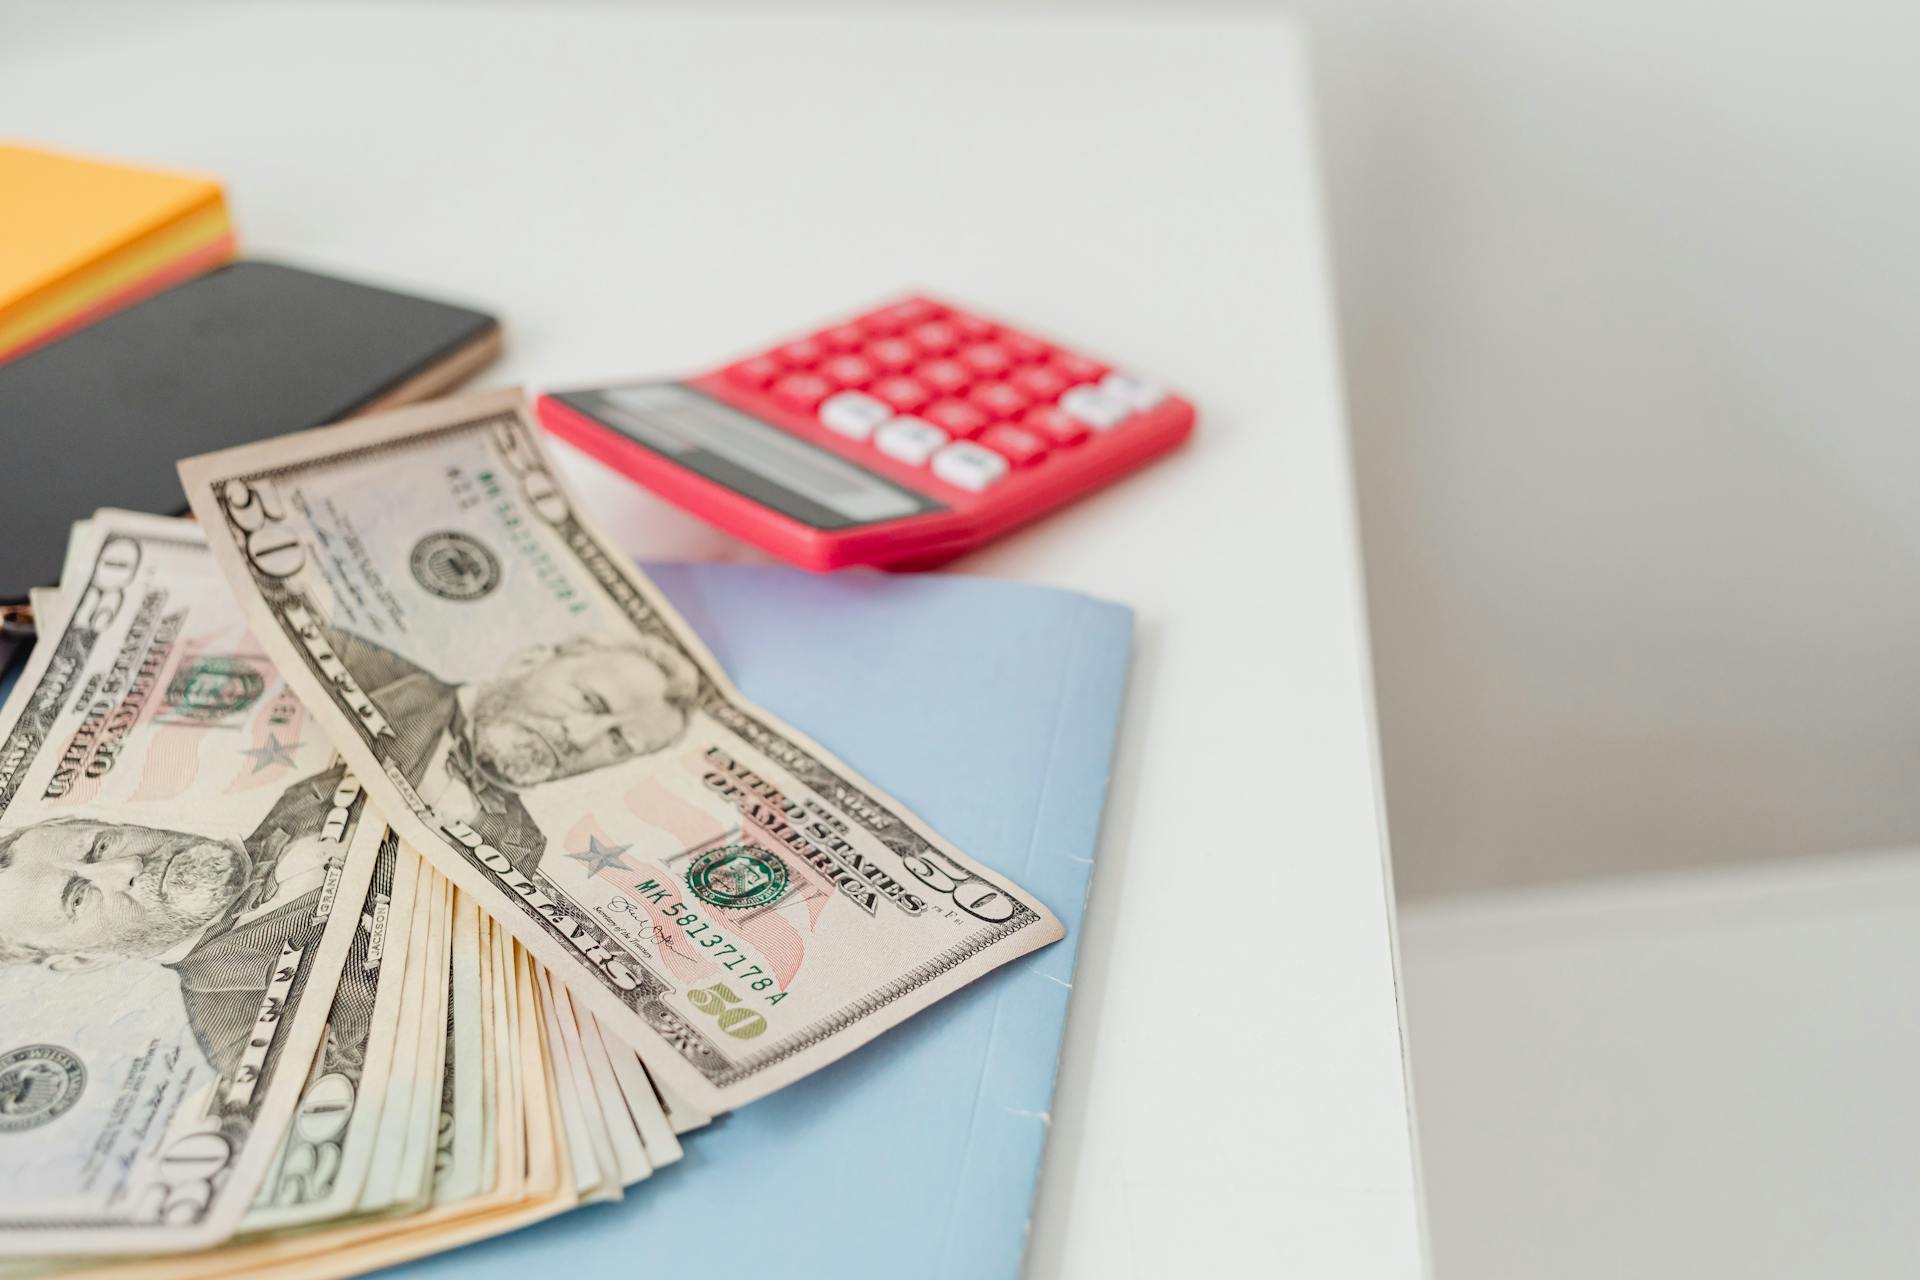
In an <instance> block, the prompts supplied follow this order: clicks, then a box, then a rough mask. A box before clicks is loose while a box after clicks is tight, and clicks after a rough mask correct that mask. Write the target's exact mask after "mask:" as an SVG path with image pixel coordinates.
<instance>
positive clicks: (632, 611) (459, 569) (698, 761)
mask: <svg viewBox="0 0 1920 1280" xmlns="http://www.w3.org/2000/svg"><path fill="white" fill-rule="evenodd" d="M180 470H181V477H182V479H183V481H184V482H185V485H186V490H187V495H188V498H189V500H190V501H191V503H192V504H193V509H194V512H195V514H197V515H198V516H199V517H200V520H201V522H202V524H203V525H204V526H205V527H206V529H207V530H208V536H209V538H210V540H211V542H212V545H213V548H214V554H215V557H216V558H217V559H218V560H219V562H220V564H221V567H222V568H223V569H224V570H225V572H226V574H227V578H228V580H229V581H230V582H231V583H232V585H233V588H234V590H235V591H236V592H237V593H238V594H239V595H240V597H241V599H242V601H243V603H244V605H245V607H246V608H247V610H248V613H249V617H250V618H251V620H252V622H253V623H254V628H255V632H256V634H257V635H258V636H259V638H260V642H261V644H262V645H263V646H264V647H265V648H266V650H267V651H268V652H269V653H270V654H271V655H272V656H273V658H274V659H275V660H276V661H277V662H278V663H279V664H280V667H281V669H282V670H283V671H284V672H285V673H286V678H287V680H288V681H289V683H290V684H292V686H293V687H294V689H295V690H296V691H297V692H298V693H299V694H300V696H301V697H302V699H304V700H305V702H306V704H307V706H308V707H309V708H310V709H311V710H312V712H313V714H314V715H315V716H316V717H318V718H319V720H320V721H321V723H322V724H323V725H324V726H325V727H326V728H327V730H328V731H329V732H330V733H331V735H332V737H333V740H334V742H335V744H336V745H337V746H338V748H339V750H340V751H341V753H342V754H343V755H344V756H345V757H346V759H347V760H348V762H349V763H350V764H351V765H352V767H353V768H354V769H355V771H356V772H357V773H358V774H359V775H360V776H361V777H362V778H363V779H364V780H365V782H366V785H367V786H368V787H369V789H370V790H371V792H372V793H373V795H374V797H375V799H376V801H377V802H378V803H379V805H380V807H381V808H382V810H384V811H385V813H386V815H387V817H388V819H389V821H391V822H392V823H393V825H394V828H395V829H396V831H398V833H399V834H400V836H401V838H402V839H403V840H405V841H406V842H408V843H409V844H412V845H414V846H415V847H417V848H418V849H419V850H420V852H421V854H422V856H424V857H425V858H427V859H428V861H430V862H431V863H432V864H433V865H434V866H435V867H436V868H437V869H438V870H439V871H440V872H441V873H442V874H443V875H445V876H446V877H448V878H449V879H450V880H452V881H453V882H454V883H455V884H457V885H458V886H459V887H460V889H461V890H462V891H463V892H465V893H467V894H470V895H471V896H472V897H473V899H474V901H475V902H477V903H478V904H479V905H480V906H481V907H483V908H484V909H485V910H486V911H487V912H489V913H490V914H491V915H493V916H494V917H495V918H496V919H498V920H499V921H500V922H501V923H503V924H504V925H506V927H507V928H509V929H510V930H512V931H513V932H514V934H515V935H516V936H518V937H519V938H520V939H521V941H522V942H523V943H524V944H525V945H526V946H527V947H528V948H529V949H530V950H531V951H532V953H533V954H534V955H535V956H536V957H537V958H538V959H539V960H541V961H542V962H543V963H545V964H546V965H547V966H548V967H549V968H550V969H551V970H552V971H553V972H554V974H555V975H557V976H559V977H561V978H562V979H563V980H564V981H565V983H566V985H567V987H568V988H569V989H570V991H571V992H572V994H573V996H574V998H575V1000H576V1002H578V1003H580V1004H582V1005H583V1006H584V1008H585V1009H587V1010H590V1011H591V1012H592V1013H593V1014H594V1016H595V1017H596V1018H598V1019H599V1021H600V1023H601V1024H602V1025H603V1026H604V1027H605V1028H606V1029H607V1030H608V1031H610V1032H612V1033H614V1034H615V1035H618V1036H620V1037H621V1038H623V1039H625V1040H627V1041H628V1042H629V1043H630V1044H632V1045H633V1046H634V1048H635V1049H637V1050H638V1051H639V1053H640V1055H641V1056H642V1057H643V1058H644V1059H645V1061H646V1063H647V1065H648V1067H649V1068H650V1069H652V1070H653V1071H654V1073H655V1075H656V1078H657V1079H658V1080H659V1081H660V1083H661V1085H662V1086H663V1087H664V1088H666V1089H668V1090H670V1091H672V1092H673V1093H675V1094H676V1095H678V1096H680V1097H683V1098H685V1099H686V1100H688V1101H689V1102H691V1103H692V1104H693V1105H695V1106H697V1107H699V1108H701V1109H702V1110H704V1111H707V1112H719V1111H724V1110H727V1109H729V1108H731V1107H733V1106H737V1105H739V1104H740V1103H743V1102H746V1101H749V1100H751V1099H753V1098H755V1097H759V1096H761V1095H762V1094H765V1093H767V1092H769V1091H771V1090H773V1089H776V1088H778V1087H780V1086H781V1085H783V1084H785V1083H788V1082H789V1081H792V1080H794V1079H797V1078H799V1077H800V1076H802V1075H805V1074H806V1073H807V1072H809V1071H812V1070H814V1069H815V1068H817V1067H819V1066H821V1065H823V1064H824V1063H827V1062H830V1061H832V1060H833V1059H835V1058H838V1057H840V1056H841V1055H842V1054H844V1053H847V1052H848V1051H849V1050H851V1049H853V1048H855V1047H856V1046H858V1045H860V1044H862V1043H864V1042H865V1041H867V1040H869V1039H871V1038H872V1037H873V1036H875V1035H877V1034H879V1033H880V1032H881V1031H883V1030H885V1029H886V1028H888V1027H890V1026H892V1025H894V1024H895V1023H898V1022H900V1021H901V1020H902V1019H904V1018H906V1017H908V1016H910V1015H911V1014H913V1013H914V1012H916V1011H918V1010H919V1009H922V1008H924V1007H925V1006H927V1005H928V1004H931V1003H932V1002H933V1001H935V1000H937V999H939V998H940V997H942V996H944V995H946V994H948V993H950V992H952V991H954V990H956V989H957V988H959V987H960V986H962V985H964V984H965V983H967V982H969V981H971V980H973V979H974V978H977V977H979V976H980V975H981V974H983V973H985V972H987V971H988V970H990V969H993V968H994V967H996V966H998V965H1001V964H1004V963H1005V962H1007V961H1008V960H1011V959H1013V958H1015V957H1016V956H1019V955H1022V954H1025V953H1026V952H1028V951H1032V950H1034V949H1035V948H1037V947H1040V946H1043V945H1045V944H1046V943H1049V942H1052V941H1054V940H1055V939H1057V938H1059V937H1060V936H1061V934H1062V929H1061V927H1060V925H1059V923H1058V922H1057V921H1056V920H1055V919H1054V917H1053V916H1052V915H1051V914H1050V913H1049V912H1048V911H1047V909H1046V908H1045V907H1044V906H1042V905H1041V904H1040V903H1039V902H1037V901H1035V900H1034V899H1033V898H1032V897H1031V896H1030V895H1029V894H1027V893H1026V892H1024V891H1023V890H1021V889H1020V888H1019V887H1018V886H1016V885H1014V884H1012V883H1010V882H1008V881H1007V880H1005V879H1004V878H1003V877H1001V876H999V875H998V874H996V873H994V872H991V871H989V870H987V869H985V868H983V867H981V866H980V865H979V864H977V863H975V862H973V861H972V860H970V859H968V858H967V857H966V856H964V855H963V854H961V853H960V852H959V851H957V850H955V849H954V848H952V847H951V846H950V845H948V844H946V843H945V842H944V841H942V840H941V839H940V838H939V837H938V836H936V835H935V834H933V833H932V832H931V831H930V830H928V829H927V827H926V826H925V825H923V824H922V823H921V822H920V821H919V820H918V819H916V818H915V817H914V816H913V815H912V814H910V813H908V812H907V811H906V810H905V809H904V808H903V807H902V806H901V805H899V804H898V803H897V802H895V801H893V800H891V799H889V798H888V797H887V796H885V795H883V794H881V793H880V792H879V791H877V790H876V789H875V788H874V787H873V786H872V785H870V784H869V783H867V782H865V781H864V780H863V779H861V778H860V777H859V776H858V775H857V774H855V773H854V772H853V771H852V770H851V769H849V768H848V767H847V766H846V765H845V764H843V763H841V762H840V761H839V760H837V759H835V758H834V757H833V756H832V755H830V754H828V753H827V752H826V751H825V750H824V749H823V748H821V747H820V746H818V745H817V744H815V743H813V742H812V741H810V740H808V739H807V738H806V737H804V736H803V735H801V734H800V733H799V732H798V731H796V730H794V729H793V728H791V727H789V726H788V725H786V724H783V723H782V722H780V721H779V720H778V719H777V718H775V717H774V716H772V715H770V714H768V713H767V712H765V711H764V710H762V709H760V708H758V707H756V706H754V705H753V704H752V703H750V702H748V701H747V700H746V699H745V698H743V697H742V696H741V695H740V693H739V692H738V691H737V690H735V689H734V687H733V685H732V684H731V682H730V681H729V680H728V679H727V677H726V675H725V673H724V672H723V671H722V670H721V669H720V667H719V665H718V664H717V663H716V662H715V661H714V659H713V657H712V655H711V654H709V653H708V652H707V650H706V649H705V647H704V646H703V645H702V644H701V643H700V641H699V640H698V639H697V638H696V637H695V636H694V634H693V632H692V631H691V630H690V629H688V627H687V626H686V624H685V623H684V622H683V621H682V620H681V619H680V618H679V617H678V616H677V615H676V614H675V613H674V611H673V609H672V608H671V607H670V606H669V605H668V604H667V603H666V602H665V600H664V598H663V597H662V596H661V595H660V594H659V593H658V592H657V591H656V590H655V589H654V587H653V586H652V585H651V584H650V583H649V582H648V581H647V580H646V579H645V577H643V576H642V575H641V574H640V573H639V572H638V571H637V570H636V569H635V568H634V566H633V565H632V563H631V562H629V561H628V560H627V559H626V557H625V556H623V555H622V554H621V553H620V552H619V551H618V550H617V549H616V548H615V547H614V546H613V545H612V543H611V542H610V541H609V540H608V539H607V538H606V537H605V536H604V535H602V534H601V533H600V532H599V530H598V529H597V528H596V527H595V526H594V525H593V524H592V523H591V522H590V521H589V520H588V519H587V517H586V515H585V514H584V513H583V512H582V510H581V509H580V506H579V504H578V503H577V502H576V501H575V499H574V498H573V496H572V495H571V494H569V493H568V492H567V491H566V490H565V488H564V487H563V485H562V484H561V482H560V480H559V478H558V477H557V476H556V475H555V473H554V472H553V470H552V468H551V467H550V465H549V463H548V461H547V458H546V456H545V455H544V453H543V452H542V450H541V448H540V445H539V443H538V441H537V436H536V432H535V429H534V427H533V425H532V424H531V422H530V421H529V420H528V418H527V417H526V415H525V412H524V409H523V406H522V402H521V397H520V395H519V393H518V392H517V391H509V392H499V393H492V394H488V395H482V396H472V397H467V398H463V399H459V400H449V401H441V402H438V403H435V404H431V405H426V406H421V407H418V408H414V409H409V410H404V411H401V412H398V413H390V414H383V415H379V416H377V417H371V418H364V419H359V420H357V421H354V422H349V423H346V424H343V425H341V426H338V427H331V428H326V429H323V430H320V431H313V432H308V433H305V434H303V435H297V436H289V437H283V438H281V439H278V440H271V441H266V442H263V443H261V444H258V445H253V446H248V447H245V448H241V449H236V450H230V451H227V452H225V453H219V454H212V455H208V456H206V457H201V458H194V459H190V460H188V461H186V462H184V463H182V464H181V468H180ZM766 625H767V626H770V627H778V626H779V625H780V619H779V617H778V616H772V615H770V616H769V617H768V618H767V619H766ZM938 739H939V727H938V726H937V725H930V726H928V747H927V749H928V750H929V751H938V750H939V740H938ZM981 803H983V804H991V803H993V797H991V796H983V797H981Z"/></svg>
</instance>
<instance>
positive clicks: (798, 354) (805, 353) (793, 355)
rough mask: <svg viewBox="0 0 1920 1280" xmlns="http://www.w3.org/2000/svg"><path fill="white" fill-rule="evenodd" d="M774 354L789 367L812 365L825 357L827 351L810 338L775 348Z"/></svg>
mask: <svg viewBox="0 0 1920 1280" xmlns="http://www.w3.org/2000/svg"><path fill="white" fill-rule="evenodd" d="M774 354H775V355H777V356H779V357H780V358H781V359H782V360H785V361H786V362H787V363H788V364H790V365H800V364H812V363H814V362H815V361H816V360H819V359H820V358H821V357H822V356H824V355H826V354H827V349H826V348H825V347H823V346H821V345H820V343H818V342H817V341H815V340H814V339H812V338H802V339H800V340H799V341H798V342H789V343H788V344H787V345H786V346H784V347H777V348H775V350H774Z"/></svg>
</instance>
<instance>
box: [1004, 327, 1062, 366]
mask: <svg viewBox="0 0 1920 1280" xmlns="http://www.w3.org/2000/svg"><path fill="white" fill-rule="evenodd" d="M1000 345H1001V346H1003V347H1005V348H1006V349H1007V354H1008V355H1010V356H1012V357H1013V358H1014V359H1015V360H1017V361H1018V362H1020V363H1021V364H1032V363H1033V362H1034V361H1036V360H1045V359H1046V358H1047V357H1048V356H1050V355H1052V354H1053V348H1052V347H1049V346H1048V345H1047V344H1046V343H1044V342H1042V341H1040V340H1039V339H1038V338H1029V337H1028V336H1027V335H1026V334H1024V333H1005V332H1003V333H1002V334H1001V335H1000Z"/></svg>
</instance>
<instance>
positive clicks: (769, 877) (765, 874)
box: [687, 844, 787, 909]
mask: <svg viewBox="0 0 1920 1280" xmlns="http://www.w3.org/2000/svg"><path fill="white" fill-rule="evenodd" d="M687 888H689V889H691V890H693V896H694V897H696V898H698V899H700V901H702V902H705V903H710V904H711V905H713V906H716V907H726V908H729V909H735V908H742V907H764V906H766V905H767V904H768V903H770V902H778V901H779V900H780V895H782V894H784V893H785V892H786V891H787V864H786V863H784V862H782V861H780V859H779V858H778V857H777V856H775V855H774V854H772V853H769V852H768V851H767V850H765V849H762V848H761V847H760V846H759V845H757V844H730V845H724V846H722V847H720V848H718V849H709V850H707V851H706V852H705V853H703V854H701V855H700V856H699V857H697V858H695V859H694V860H693V862H692V864H691V865H689V866H688V867H687Z"/></svg>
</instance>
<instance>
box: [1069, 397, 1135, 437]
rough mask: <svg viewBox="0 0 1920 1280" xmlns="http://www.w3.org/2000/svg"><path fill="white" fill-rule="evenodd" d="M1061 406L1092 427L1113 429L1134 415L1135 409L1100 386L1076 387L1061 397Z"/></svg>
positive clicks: (1105, 429) (1102, 429)
mask: <svg viewBox="0 0 1920 1280" xmlns="http://www.w3.org/2000/svg"><path fill="white" fill-rule="evenodd" d="M1060 407H1061V408H1062V409H1064V410H1066V411H1067V413H1069V414H1071V415H1072V416H1073V417H1076V418H1078V419H1080V421H1082V422H1084V423H1086V424H1087V425H1088V426H1090V427H1092V428H1093V429H1094V430H1095V431H1111V430H1112V429H1113V428H1115V427H1117V426H1119V425H1120V424H1121V423H1123V422H1125V421H1126V420H1127V419H1128V418H1131V417H1132V416H1133V410H1132V409H1131V408H1129V407H1128V406H1127V405H1125V404H1122V403H1121V402H1120V401H1118V400H1116V399H1114V398H1113V397H1112V396H1110V395H1108V394H1107V393H1106V392H1104V391H1102V390H1101V389H1100V388H1098V387H1075V388H1074V389H1073V390H1071V391H1069V392H1067V394H1065V395H1063V396H1061V397H1060Z"/></svg>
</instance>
